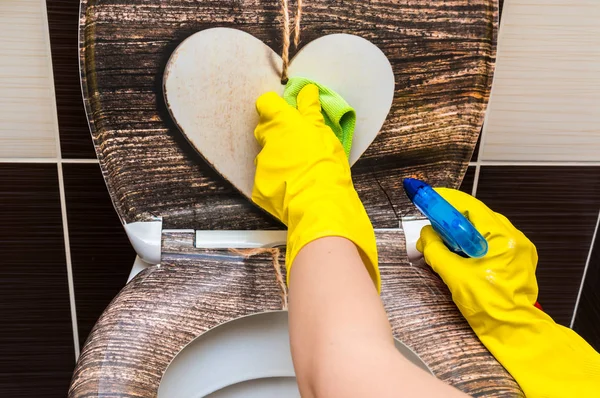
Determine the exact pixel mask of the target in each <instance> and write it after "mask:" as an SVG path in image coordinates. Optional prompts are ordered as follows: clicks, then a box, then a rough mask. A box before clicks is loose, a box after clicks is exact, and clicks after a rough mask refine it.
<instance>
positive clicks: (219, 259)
mask: <svg viewBox="0 0 600 398" xmlns="http://www.w3.org/2000/svg"><path fill="white" fill-rule="evenodd" d="M376 237H377V242H378V248H379V252H380V259H381V260H382V261H381V264H380V269H381V278H382V300H383V302H384V305H385V307H386V311H387V313H388V314H389V319H390V323H391V325H392V330H393V333H394V337H396V338H397V339H398V340H400V341H401V342H403V343H404V344H405V345H407V346H408V347H410V348H411V349H412V350H413V351H414V352H415V353H416V354H417V355H419V357H420V358H421V359H422V360H423V362H425V363H426V364H427V365H428V367H429V368H430V369H431V371H432V372H433V373H434V375H435V376H436V377H438V378H439V379H441V380H444V381H446V382H448V383H450V384H452V385H455V386H457V387H459V388H461V389H463V390H466V391H467V392H468V393H469V394H472V395H478V396H486V397H488V396H515V397H518V396H522V393H521V391H520V389H519V387H518V385H517V384H516V382H515V381H514V380H513V379H512V378H511V377H510V375H509V374H508V373H507V372H506V371H505V370H504V368H503V367H502V366H501V365H500V364H499V363H498V362H496V360H495V359H494V358H493V357H492V356H491V354H490V353H489V352H488V351H487V350H486V349H485V347H484V346H483V345H482V344H481V343H480V342H479V340H478V339H477V337H476V336H475V335H474V334H473V331H472V330H471V329H470V327H469V325H468V324H467V323H466V322H465V321H464V319H463V318H462V315H461V314H460V312H459V311H458V309H457V308H456V306H455V305H454V303H453V302H452V299H451V297H450V295H449V292H448V290H447V288H446V286H445V285H444V283H443V282H442V281H441V280H440V279H439V278H438V277H437V276H436V275H434V274H432V273H431V272H430V271H429V269H428V268H427V267H425V266H418V265H411V264H410V263H409V262H408V260H407V258H406V254H405V252H404V251H403V246H404V234H403V233H402V231H380V232H378V233H377V234H376ZM164 240H165V241H168V242H170V243H169V245H167V246H166V247H165V252H164V254H163V262H162V264H161V265H160V267H151V268H148V269H146V270H144V271H142V272H140V273H139V274H138V275H137V276H136V277H135V278H133V280H132V281H131V282H130V283H128V284H127V285H126V286H125V287H124V288H123V290H122V291H121V292H120V293H119V295H118V296H117V297H116V298H115V299H114V300H113V301H112V303H111V304H110V305H109V306H108V307H107V309H106V310H105V311H104V313H103V314H102V316H101V317H100V319H99V320H98V323H97V324H96V326H95V327H94V329H93V331H92V333H91V334H90V336H89V338H88V340H87V342H86V344H85V347H84V349H83V351H82V354H81V356H80V358H79V361H78V363H77V368H76V370H75V374H74V376H73V381H72V384H71V389H70V391H69V397H83V396H88V397H89V396H123V395H127V394H128V396H137V397H156V396H158V391H159V386H160V382H161V379H162V377H163V374H164V372H165V371H166V369H167V367H168V365H169V364H170V363H171V361H172V360H173V358H175V356H176V355H177V354H178V353H179V352H180V351H181V350H182V349H183V348H184V347H185V346H186V345H188V344H189V343H190V342H192V341H193V340H194V339H195V338H196V337H197V336H200V335H202V334H203V333H205V332H207V331H208V330H211V329H213V328H215V327H217V326H218V325H222V324H224V323H226V322H228V321H231V320H233V319H237V318H240V317H243V316H248V315H252V314H257V313H262V312H266V311H277V310H280V309H281V307H282V302H281V295H280V293H281V292H280V288H279V285H278V283H277V281H276V280H275V277H274V273H273V268H272V267H273V264H272V258H271V256H270V255H269V254H261V255H257V256H253V257H250V258H244V257H243V256H240V255H239V254H235V253H233V252H231V251H229V250H211V249H195V248H194V247H193V233H192V232H188V233H166V234H165V237H164ZM281 256H282V259H283V256H284V254H283V253H282V254H281ZM224 286H225V289H224ZM132 303H133V304H134V305H132Z"/></svg>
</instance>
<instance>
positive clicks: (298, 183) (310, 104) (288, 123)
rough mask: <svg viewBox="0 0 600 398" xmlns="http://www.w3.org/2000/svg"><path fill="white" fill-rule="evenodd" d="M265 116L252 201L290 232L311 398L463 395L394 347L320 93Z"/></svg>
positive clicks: (365, 228) (364, 219) (300, 372)
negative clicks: (326, 121)
mask: <svg viewBox="0 0 600 398" xmlns="http://www.w3.org/2000/svg"><path fill="white" fill-rule="evenodd" d="M257 110H258V112H259V115H260V122H259V125H258V126H257V128H256V130H255V136H256V138H257V140H258V142H259V144H260V145H261V146H262V147H263V149H262V151H261V153H260V154H259V155H258V157H257V158H256V166H257V169H256V177H255V186H254V190H253V195H252V199H253V200H254V201H255V202H256V203H257V204H258V205H260V206H261V207H262V208H263V209H265V210H267V211H268V212H269V213H271V214H272V215H273V216H275V217H277V218H278V219H279V220H281V221H282V222H283V223H284V224H286V225H287V227H288V237H287V252H286V267H287V275H288V280H289V283H290V298H289V301H290V312H289V319H290V337H291V347H292V357H293V360H294V366H295V369H296V375H297V380H298V384H299V387H300V391H301V393H302V394H303V396H305V397H309V398H312V397H344V398H346V397H371V396H374V397H375V396H376V397H391V396H394V397H409V398H410V397H422V396H433V397H435V396H444V397H453V396H457V397H458V396H463V395H462V394H461V393H459V392H458V391H457V390H454V389H453V388H452V387H450V386H447V385H445V384H443V383H441V382H439V381H437V380H436V379H435V378H433V377H432V376H430V375H428V374H426V373H425V372H423V371H422V370H420V369H419V368H417V367H416V366H415V365H412V364H411V363H410V362H408V361H407V360H406V359H405V358H404V357H403V356H402V355H401V354H400V353H399V352H398V351H397V350H396V349H395V347H394V344H393V337H392V333H391V329H390V325H389V323H388V321H387V316H386V314H385V310H384V308H383V305H382V303H381V300H380V299H379V296H378V289H379V286H380V279H379V278H380V277H379V269H378V265H377V247H376V243H375V235H374V231H373V227H372V226H371V223H370V221H369V219H368V216H367V214H366V212H365V210H364V207H363V206H362V203H361V202H360V199H359V198H358V195H357V193H356V191H355V190H354V187H353V186H352V180H351V176H350V166H349V165H348V160H347V159H346V157H345V153H344V151H343V148H342V146H341V144H340V143H339V141H337V138H336V137H335V136H334V134H333V132H331V130H330V129H329V128H328V127H327V126H326V125H325V124H324V121H323V116H322V115H321V112H320V111H321V109H320V104H319V97H318V90H317V88H316V87H315V86H311V85H309V86H306V87H305V88H304V89H303V90H302V91H301V92H300V94H299V96H298V109H294V108H292V107H290V106H289V105H287V104H286V103H285V102H284V101H283V100H282V99H281V98H280V97H279V96H277V95H276V94H274V93H268V94H265V95H263V96H262V97H261V98H259V100H258V101H257Z"/></svg>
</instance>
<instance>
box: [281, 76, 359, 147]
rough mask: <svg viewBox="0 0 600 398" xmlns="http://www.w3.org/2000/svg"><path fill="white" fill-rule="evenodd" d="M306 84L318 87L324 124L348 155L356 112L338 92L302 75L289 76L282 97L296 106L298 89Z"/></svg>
mask: <svg viewBox="0 0 600 398" xmlns="http://www.w3.org/2000/svg"><path fill="white" fill-rule="evenodd" d="M307 84H314V85H315V86H317V87H318V88H319V99H320V100H321V113H322V114H323V118H324V119H325V124H326V125H327V126H329V127H331V130H333V133H334V134H335V136H336V137H337V138H338V139H339V140H340V142H341V143H342V146H343V147H344V152H346V157H348V158H349V157H350V149H351V148H352V136H353V135H354V127H355V126H356V112H355V111H354V108H352V107H351V106H350V105H349V104H348V103H347V102H346V101H345V100H344V99H343V98H342V97H341V96H340V95H339V94H338V93H336V92H335V91H333V90H331V89H330V88H328V87H325V86H323V85H322V84H319V83H317V82H314V81H312V80H310V79H306V78H304V77H291V78H290V79H289V80H288V82H287V84H286V85H285V91H284V92H283V99H284V100H285V101H286V102H287V103H288V104H290V105H291V106H293V107H294V108H296V98H297V97H298V94H299V93H300V90H302V88H303V87H304V86H306V85H307Z"/></svg>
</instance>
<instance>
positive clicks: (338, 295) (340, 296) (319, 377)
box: [289, 237, 466, 398]
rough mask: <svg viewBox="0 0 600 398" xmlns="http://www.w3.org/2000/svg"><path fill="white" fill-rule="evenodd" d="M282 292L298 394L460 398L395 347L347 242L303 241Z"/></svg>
mask: <svg viewBox="0 0 600 398" xmlns="http://www.w3.org/2000/svg"><path fill="white" fill-rule="evenodd" d="M289 294H290V297H289V322H290V338H291V347H292V357H293V360H294V367H295V369H296V375H297V380H298V385H299V386H300V391H301V393H302V396H303V397H307V398H313V397H344V398H346V397H348V398H352V397H380V398H386V397H407V398H410V397H448V398H454V397H456V398H458V397H466V395H465V394H463V393H462V392H460V391H458V390H456V389H454V388H453V387H450V386H448V385H446V384H444V383H443V382H441V381H440V380H438V379H436V378H434V377H433V376H431V375H429V374H428V373H426V372H424V371H423V370H421V369H420V368H418V367H417V366H415V365H413V364H412V363H411V362H409V361H408V360H407V359H406V358H405V357H404V356H402V355H401V354H400V353H399V352H398V351H397V350H396V348H395V346H394V341H393V337H392V332H391V329H390V325H389V322H388V319H387V315H386V313H385V310H384V308H383V305H382V303H381V300H380V298H379V295H378V294H377V291H376V290H375V289H374V287H373V283H372V282H371V279H370V278H369V274H368V272H366V269H365V266H364V264H363V262H362V260H361V258H360V256H359V254H358V251H357V249H356V246H355V245H354V244H353V243H352V242H351V241H349V240H347V239H344V238H339V237H325V238H321V239H318V240H315V241H313V242H311V243H309V244H307V245H306V246H304V248H303V249H302V250H301V251H300V253H299V254H298V256H297V257H296V260H295V262H294V269H293V272H292V275H291V279H290V293H289Z"/></svg>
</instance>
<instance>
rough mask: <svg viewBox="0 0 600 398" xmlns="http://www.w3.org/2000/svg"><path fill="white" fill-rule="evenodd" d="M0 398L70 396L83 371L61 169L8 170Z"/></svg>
mask: <svg viewBox="0 0 600 398" xmlns="http://www.w3.org/2000/svg"><path fill="white" fill-rule="evenodd" d="M0 220H2V221H1V222H0V253H2V266H1V267H0V270H1V271H0V319H1V320H2V326H0V395H1V396H2V397H28V398H29V397H64V396H65V394H66V392H67V389H68V386H69V380H70V379H71V372H72V371H73V368H74V366H75V353H74V348H73V329H72V325H71V313H70V304H69V290H68V282H67V268H66V262H65V246H64V240H63V228H62V220H61V211H60V199H59V192H58V174H57V168H56V165H54V164H0Z"/></svg>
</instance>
